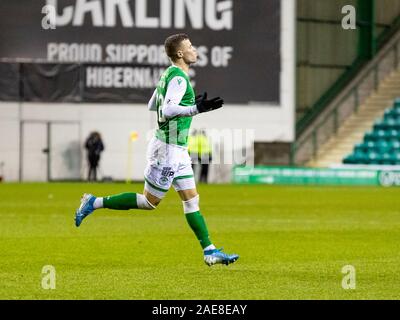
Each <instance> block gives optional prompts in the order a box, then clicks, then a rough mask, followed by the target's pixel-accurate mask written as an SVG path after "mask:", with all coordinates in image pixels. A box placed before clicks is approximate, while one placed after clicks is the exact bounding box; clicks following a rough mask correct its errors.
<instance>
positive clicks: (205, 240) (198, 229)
mask: <svg viewBox="0 0 400 320" xmlns="http://www.w3.org/2000/svg"><path fill="white" fill-rule="evenodd" d="M185 217H186V220H187V222H188V223H189V226H190V228H192V230H193V232H194V233H195V235H196V237H197V239H198V240H199V241H200V245H201V247H202V248H203V249H204V248H206V247H208V246H209V245H210V244H211V240H210V238H209V235H208V230H207V226H206V222H205V220H204V218H203V216H202V215H201V213H200V211H196V212H192V213H186V214H185Z"/></svg>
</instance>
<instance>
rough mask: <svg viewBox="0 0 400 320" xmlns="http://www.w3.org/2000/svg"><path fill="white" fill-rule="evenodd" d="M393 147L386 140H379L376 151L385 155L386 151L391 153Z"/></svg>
mask: <svg viewBox="0 0 400 320" xmlns="http://www.w3.org/2000/svg"><path fill="white" fill-rule="evenodd" d="M390 147H391V144H389V142H387V141H386V140H379V141H378V142H377V143H376V148H375V150H376V151H377V152H379V153H385V152H386V151H389V150H390Z"/></svg>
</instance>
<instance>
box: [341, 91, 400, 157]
mask: <svg viewBox="0 0 400 320" xmlns="http://www.w3.org/2000/svg"><path fill="white" fill-rule="evenodd" d="M343 163H347V164H385V165H391V164H400V97H399V98H396V100H395V101H394V103H393V106H391V107H389V108H387V109H386V110H385V113H384V116H383V118H381V119H377V120H376V121H375V123H374V125H373V128H372V131H368V132H366V133H365V135H364V139H363V142H361V143H358V144H356V145H355V146H354V150H353V153H352V154H349V155H347V156H346V157H345V158H344V159H343Z"/></svg>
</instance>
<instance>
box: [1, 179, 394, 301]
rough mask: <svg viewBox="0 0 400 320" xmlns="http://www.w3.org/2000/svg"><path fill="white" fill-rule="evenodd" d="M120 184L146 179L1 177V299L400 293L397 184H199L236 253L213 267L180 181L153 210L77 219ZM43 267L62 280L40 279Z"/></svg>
mask: <svg viewBox="0 0 400 320" xmlns="http://www.w3.org/2000/svg"><path fill="white" fill-rule="evenodd" d="M124 191H134V192H141V191H142V185H141V184H132V185H125V184H84V183H82V184H80V183H79V184H78V183H75V184H74V183H71V184H69V183H68V184H67V183H65V184H64V183H59V184H56V183H54V184H0V299H399V298H400V232H399V231H400V211H399V210H400V192H399V190H398V189H384V188H361V187H352V188H346V187H271V186H257V185H251V186H249V185H200V186H199V192H200V196H201V209H202V213H203V215H204V216H205V218H206V221H207V224H208V228H209V231H210V234H211V238H212V240H213V241H214V243H215V244H216V245H217V246H223V247H224V248H225V251H227V252H230V253H232V252H235V253H238V254H240V259H239V260H238V261H237V262H236V263H235V264H233V265H230V266H228V267H227V266H221V265H217V266H214V267H211V268H210V267H208V266H206V265H205V264H204V262H203V257H202V251H201V248H200V246H199V244H198V242H197V240H196V238H195V236H194V234H193V233H192V231H191V230H190V229H189V227H188V225H187V223H186V220H185V218H184V216H183V210H182V204H181V202H180V200H179V198H178V196H177V194H176V193H175V192H174V191H173V190H171V191H169V193H168V195H167V197H166V198H165V199H164V200H163V202H162V203H161V204H160V205H159V207H158V208H157V210H155V211H152V212H145V211H134V210H132V211H129V212H127V211H110V210H100V211H97V212H95V213H94V214H93V215H91V216H89V217H88V218H87V219H86V220H85V221H84V222H83V223H82V225H81V227H79V228H76V227H75V226H74V221H73V217H74V211H75V209H76V207H77V206H78V205H79V199H80V196H81V194H82V193H83V192H92V193H94V194H96V195H108V194H115V193H119V192H124ZM44 265H52V266H54V267H55V269H56V289H55V290H44V289H43V288H42V287H41V281H42V276H43V275H42V267H43V266H44ZM345 265H353V266H354V267H355V270H356V289H354V290H344V289H343V288H342V278H343V277H344V276H345V275H344V274H342V273H341V270H342V267H343V266H345Z"/></svg>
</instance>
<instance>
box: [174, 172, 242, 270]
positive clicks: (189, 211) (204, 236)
mask: <svg viewBox="0 0 400 320" xmlns="http://www.w3.org/2000/svg"><path fill="white" fill-rule="evenodd" d="M187 168H190V169H191V167H190V166H188V167H187ZM187 168H186V171H188V169H187ZM181 173H182V172H181ZM192 173H193V171H192ZM173 186H174V188H175V190H176V191H177V192H178V194H179V196H180V198H181V200H182V204H183V211H184V214H185V217H186V221H187V222H188V224H189V226H190V228H191V229H192V230H193V232H194V234H195V235H196V237H197V239H198V240H199V242H200V245H201V247H202V249H203V253H204V261H205V263H206V264H207V265H209V266H211V265H214V264H216V263H222V264H226V265H228V264H230V263H233V262H235V261H236V260H237V259H238V258H239V256H238V255H236V254H232V255H229V254H226V253H224V252H222V250H218V249H217V248H216V247H215V246H214V244H213V243H212V241H211V240H210V236H209V232H208V228H207V224H206V221H205V219H204V217H203V216H202V214H201V212H200V196H199V194H198V193H197V189H196V184H195V180H194V177H193V174H189V175H183V174H182V175H181V176H178V177H176V178H175V179H174V181H173Z"/></svg>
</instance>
